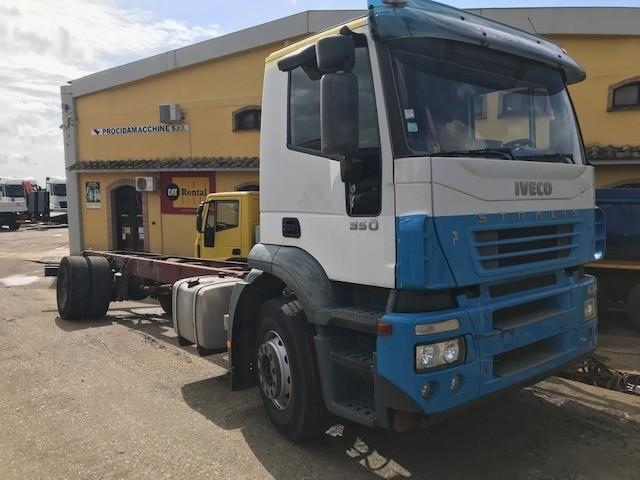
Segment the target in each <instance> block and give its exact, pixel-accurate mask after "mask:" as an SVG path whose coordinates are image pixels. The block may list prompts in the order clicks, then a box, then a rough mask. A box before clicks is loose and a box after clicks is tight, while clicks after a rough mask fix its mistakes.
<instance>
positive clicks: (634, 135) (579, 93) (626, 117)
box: [549, 35, 640, 145]
mask: <svg viewBox="0 0 640 480" xmlns="http://www.w3.org/2000/svg"><path fill="white" fill-rule="evenodd" d="M549 38H550V39H551V40H553V41H555V42H556V43H558V44H560V45H561V46H562V47H563V48H565V49H566V50H567V51H568V52H569V55H571V56H572V57H573V58H575V59H576V60H577V61H578V62H579V63H580V64H581V65H582V67H583V68H584V69H585V70H586V72H587V79H586V80H585V81H584V82H582V83H578V84H576V85H573V86H571V87H570V91H571V97H572V98H573V102H574V104H575V108H576V111H577V112H578V118H579V120H580V127H581V128H582V135H583V136H584V141H585V144H587V145H640V130H639V129H638V126H639V125H640V110H627V111H616V112H608V111H607V98H608V92H609V86H610V85H613V84H615V83H617V82H619V81H621V80H625V79H627V78H632V77H636V76H638V75H640V63H638V59H639V58H640V36H635V37H629V36H583V35H572V36H551V37H549Z"/></svg>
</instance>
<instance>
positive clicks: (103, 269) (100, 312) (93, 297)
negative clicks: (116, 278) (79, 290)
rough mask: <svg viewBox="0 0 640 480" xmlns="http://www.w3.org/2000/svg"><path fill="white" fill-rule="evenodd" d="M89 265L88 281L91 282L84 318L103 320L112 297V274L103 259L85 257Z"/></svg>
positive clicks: (107, 263)
mask: <svg viewBox="0 0 640 480" xmlns="http://www.w3.org/2000/svg"><path fill="white" fill-rule="evenodd" d="M85 258H86V260H87V265H89V279H90V282H91V288H90V295H89V303H88V305H87V313H86V317H87V318H91V319H97V318H104V316H105V315H106V314H107V310H109V304H110V303H111V297H112V295H113V272H112V271H111V265H109V261H108V260H107V259H106V258H104V257H85Z"/></svg>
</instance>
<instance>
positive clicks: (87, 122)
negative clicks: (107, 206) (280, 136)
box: [76, 45, 280, 161]
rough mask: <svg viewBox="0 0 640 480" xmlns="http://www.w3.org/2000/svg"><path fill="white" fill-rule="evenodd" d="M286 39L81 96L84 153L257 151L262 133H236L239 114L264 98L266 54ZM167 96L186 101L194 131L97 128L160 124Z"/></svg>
mask: <svg viewBox="0 0 640 480" xmlns="http://www.w3.org/2000/svg"><path fill="white" fill-rule="evenodd" d="M279 46H280V45H268V46H265V47H262V48H260V49H256V50H252V51H249V52H244V53H242V54H238V55H234V56H231V57H226V58H222V59H219V60H217V61H215V62H210V63H206V64H201V65H197V66H194V67H191V68H187V69H183V70H178V71H173V72H171V73H168V74H165V75H162V76H158V77H152V78H148V79H145V80H142V81H140V82H136V83H134V84H130V85H125V86H122V87H117V88H113V89H110V90H105V91H101V92H97V93H93V94H90V95H87V96H84V97H80V98H78V99H77V104H76V108H77V116H78V160H81V161H82V160H127V159H152V158H172V157H178V158H188V157H255V156H257V155H258V151H259V132H257V131H251V132H234V131H233V129H232V115H233V112H234V111H236V110H237V109H239V108H242V107H245V106H250V105H260V103H261V96H262V79H263V71H264V59H265V57H266V56H267V55H268V54H269V53H270V52H271V51H273V50H275V49H277V48H278V47H279ZM167 103H177V104H179V105H180V107H181V108H182V111H183V112H184V114H185V120H184V121H185V123H187V124H189V126H190V130H189V132H177V133H166V134H130V135H118V136H111V135H110V136H96V135H92V129H94V128H112V127H122V126H142V125H149V124H151V125H155V124H159V121H158V105H160V104H167Z"/></svg>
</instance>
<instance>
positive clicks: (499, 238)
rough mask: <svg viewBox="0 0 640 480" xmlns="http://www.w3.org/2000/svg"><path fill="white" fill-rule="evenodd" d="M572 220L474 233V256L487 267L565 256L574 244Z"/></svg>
mask: <svg viewBox="0 0 640 480" xmlns="http://www.w3.org/2000/svg"><path fill="white" fill-rule="evenodd" d="M574 230H575V229H574V224H573V223H561V224H555V225H536V226H534V227H513V228H502V229H493V230H478V231H476V232H474V237H475V244H474V247H475V249H476V253H477V258H478V259H479V261H480V263H481V265H482V266H483V267H484V268H485V269H487V270H495V269H498V268H504V267H511V266H517V265H524V264H529V263H535V262H544V261H549V260H557V259H560V258H566V257H568V256H569V255H570V254H571V249H572V248H574V247H576V243H575V241H576V236H577V233H576V232H575V231H574Z"/></svg>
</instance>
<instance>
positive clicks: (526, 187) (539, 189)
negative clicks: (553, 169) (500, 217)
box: [515, 182, 553, 197]
mask: <svg viewBox="0 0 640 480" xmlns="http://www.w3.org/2000/svg"><path fill="white" fill-rule="evenodd" d="M515 186H516V197H541V196H543V195H551V193H552V192H553V187H552V185H551V182H516V183H515Z"/></svg>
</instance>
